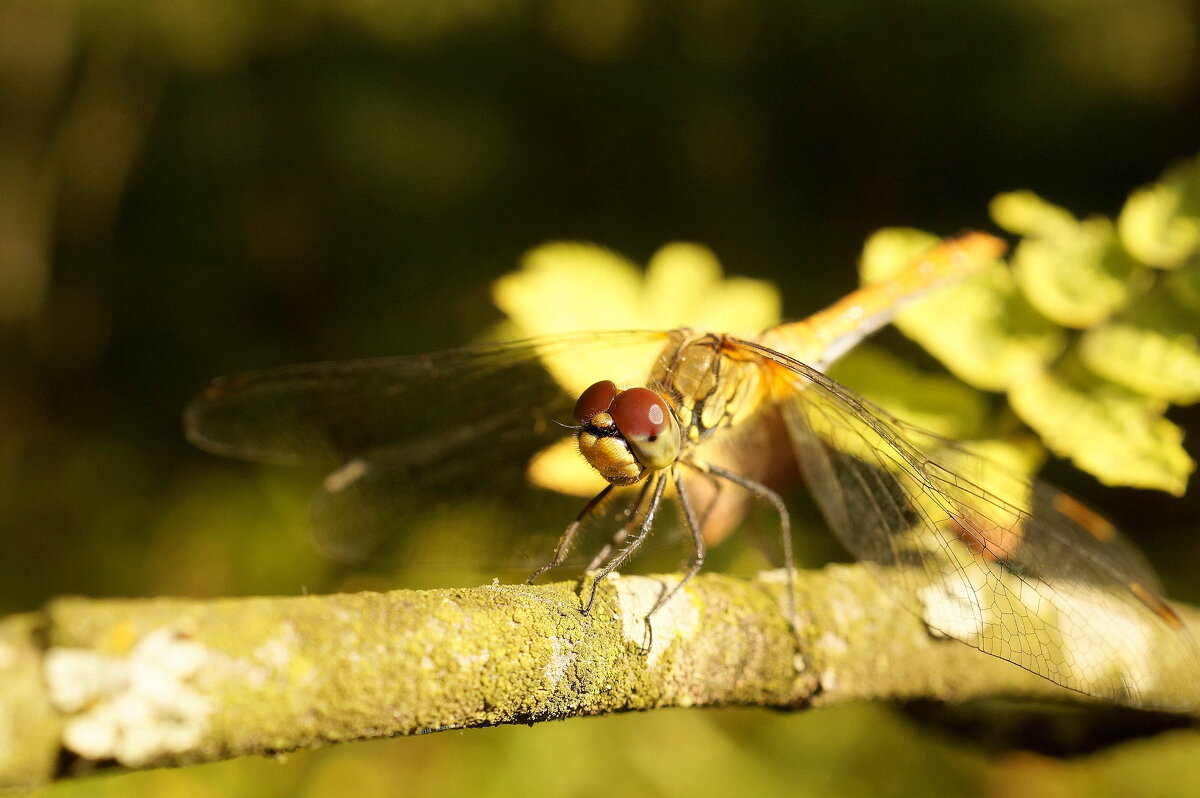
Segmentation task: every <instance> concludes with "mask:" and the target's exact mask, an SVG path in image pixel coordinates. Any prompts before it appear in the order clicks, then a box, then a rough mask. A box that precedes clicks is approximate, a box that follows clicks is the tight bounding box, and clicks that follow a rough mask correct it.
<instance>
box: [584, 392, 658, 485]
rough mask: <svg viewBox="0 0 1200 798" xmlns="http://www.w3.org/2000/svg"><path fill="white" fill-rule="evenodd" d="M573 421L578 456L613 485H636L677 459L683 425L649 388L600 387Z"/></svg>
mask: <svg viewBox="0 0 1200 798" xmlns="http://www.w3.org/2000/svg"><path fill="white" fill-rule="evenodd" d="M575 420H576V421H577V422H579V424H580V425H581V428H580V430H579V432H578V434H577V436H576V439H577V440H578V442H579V451H580V453H581V454H582V455H583V456H584V458H585V459H586V460H587V461H588V463H590V464H591V466H592V468H595V469H596V470H597V471H599V472H600V474H601V476H603V477H604V478H605V479H607V480H608V481H609V482H611V483H613V484H614V485H632V484H633V483H635V482H637V481H638V480H640V479H641V478H642V477H643V476H644V475H645V474H646V472H647V471H658V470H660V469H663V468H666V467H668V466H670V465H671V464H672V463H674V462H675V459H676V458H677V457H678V456H679V449H680V446H681V438H680V434H679V422H678V421H676V420H675V414H674V412H672V410H671V408H670V407H669V406H668V405H667V403H666V402H665V401H664V400H663V398H662V397H661V396H659V395H658V394H657V393H655V392H654V391H651V390H649V389H648V388H630V389H629V390H627V391H622V390H619V389H618V388H617V386H616V385H614V384H613V383H612V382H611V381H609V380H604V381H602V382H597V383H595V384H594V385H592V386H591V387H590V388H588V389H587V390H586V391H584V392H583V393H582V394H581V395H580V397H579V401H577V402H576V403H575Z"/></svg>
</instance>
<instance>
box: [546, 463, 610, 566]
mask: <svg viewBox="0 0 1200 798" xmlns="http://www.w3.org/2000/svg"><path fill="white" fill-rule="evenodd" d="M613 487H615V486H614V485H611V484H609V485H605V486H604V490H602V491H600V492H599V493H597V494H596V495H595V496H593V497H592V498H591V499H590V500H589V501H588V503H587V504H585V505H583V509H582V510H580V511H579V515H577V516H575V520H574V521H572V522H571V523H570V525H569V526H568V527H567V528H566V531H564V532H563V534H562V537H561V538H559V539H558V547H557V548H556V549H555V550H554V559H553V560H551V561H550V562H548V563H546V564H545V565H543V566H542V567H541V568H538V569H537V570H536V571H534V572H533V573H532V574H530V575H529V579H528V580H527V581H526V582H525V584H527V585H532V584H533V580H535V579H537V578H538V577H539V576H541V575H542V574H544V573H546V572H547V571H549V570H550V569H551V568H557V567H558V566H560V565H562V564H563V561H564V560H566V559H567V554H569V553H570V551H571V544H573V543H574V542H575V536H576V535H577V534H579V527H580V525H581V524H583V522H584V520H585V519H586V518H587V517H588V516H589V515H591V514H592V513H593V512H595V511H596V508H597V507H598V506H599V505H600V502H602V501H604V499H605V498H606V497H607V496H608V494H610V493H612V490H613Z"/></svg>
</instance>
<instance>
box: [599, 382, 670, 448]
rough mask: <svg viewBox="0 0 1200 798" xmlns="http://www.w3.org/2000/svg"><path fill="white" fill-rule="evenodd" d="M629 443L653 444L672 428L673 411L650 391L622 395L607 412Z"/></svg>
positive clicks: (628, 391) (629, 392)
mask: <svg viewBox="0 0 1200 798" xmlns="http://www.w3.org/2000/svg"><path fill="white" fill-rule="evenodd" d="M608 412H609V415H611V416H612V417H613V422H614V423H615V424H616V425H617V429H619V430H620V431H621V434H622V435H623V436H625V438H626V440H630V439H637V440H646V441H653V440H654V439H655V438H657V437H658V436H659V435H662V434H663V433H664V432H666V431H667V430H668V429H670V428H671V411H670V409H668V408H667V403H666V402H664V401H663V398H662V397H661V396H659V395H658V394H656V393H655V392H654V391H652V390H650V389H649V388H630V389H629V390H627V391H621V393H620V394H618V395H617V398H616V399H614V400H613V402H612V406H611V407H610V408H609V410H608Z"/></svg>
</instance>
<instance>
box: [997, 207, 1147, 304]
mask: <svg viewBox="0 0 1200 798" xmlns="http://www.w3.org/2000/svg"><path fill="white" fill-rule="evenodd" d="M991 209H992V216H993V218H994V219H995V220H996V222H997V224H1000V225H1001V226H1002V227H1004V228H1006V229H1009V230H1012V231H1014V232H1019V233H1022V234H1024V235H1025V236H1026V237H1025V239H1024V240H1023V241H1022V242H1021V243H1020V245H1019V246H1018V247H1017V250H1016V252H1015V253H1014V254H1013V271H1014V273H1015V274H1016V277H1017V282H1018V283H1019V284H1020V286H1021V289H1022V290H1023V291H1024V292H1025V295H1026V296H1027V297H1028V298H1029V301H1030V302H1031V303H1033V305H1034V307H1036V308H1037V309H1038V310H1039V311H1040V312H1041V313H1042V314H1044V315H1045V316H1046V317H1047V318H1049V319H1051V320H1053V321H1055V322H1057V323H1058V324H1061V325H1063V326H1065V327H1078V328H1085V327H1090V326H1092V325H1094V324H1098V323H1100V322H1102V321H1104V320H1105V319H1107V318H1109V317H1111V316H1112V315H1113V314H1114V313H1116V312H1118V311H1120V310H1121V309H1123V308H1124V307H1126V306H1127V305H1128V304H1129V301H1130V299H1131V296H1132V294H1133V289H1134V286H1135V276H1136V275H1137V272H1138V271H1139V269H1140V266H1139V264H1138V263H1137V262H1136V261H1135V260H1133V258H1131V257H1130V256H1129V254H1128V253H1127V252H1126V251H1125V250H1124V248H1123V247H1122V246H1121V244H1120V241H1119V240H1118V239H1117V235H1116V232H1115V231H1114V230H1113V226H1112V223H1111V222H1109V221H1108V220H1107V219H1103V218H1094V219H1088V220H1086V221H1083V222H1080V221H1077V220H1076V219H1075V218H1074V217H1073V216H1072V215H1071V214H1070V213H1068V212H1067V211H1066V210H1064V209H1063V208H1060V207H1058V206H1057V205H1052V204H1050V203H1048V202H1046V201H1045V200H1043V199H1041V198H1040V197H1038V196H1037V195H1036V194H1033V193H1032V192H1028V191H1019V192H1011V193H1009V194H1001V195H1000V196H998V197H996V199H995V200H993V201H992V206H991Z"/></svg>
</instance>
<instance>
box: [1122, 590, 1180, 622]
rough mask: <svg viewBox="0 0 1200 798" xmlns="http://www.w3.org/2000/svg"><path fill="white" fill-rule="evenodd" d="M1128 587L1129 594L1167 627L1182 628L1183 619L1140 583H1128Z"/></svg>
mask: <svg viewBox="0 0 1200 798" xmlns="http://www.w3.org/2000/svg"><path fill="white" fill-rule="evenodd" d="M1128 587H1129V592H1130V593H1132V594H1133V595H1134V597H1135V598H1137V600H1138V601H1140V602H1142V606H1144V607H1145V608H1146V609H1148V610H1150V611H1151V612H1152V613H1154V614H1155V615H1157V616H1158V617H1159V618H1161V619H1162V621H1163V623H1165V624H1166V625H1167V626H1169V627H1171V628H1172V629H1182V628H1183V619H1182V618H1180V617H1179V616H1178V615H1177V614H1176V613H1175V610H1173V609H1171V607H1170V605H1168V604H1167V602H1165V601H1163V600H1162V599H1161V598H1159V597H1158V596H1157V595H1155V594H1154V593H1153V592H1151V591H1150V590H1149V589H1148V588H1147V587H1146V586H1145V585H1143V584H1142V583H1141V582H1130V583H1129V585H1128Z"/></svg>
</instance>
